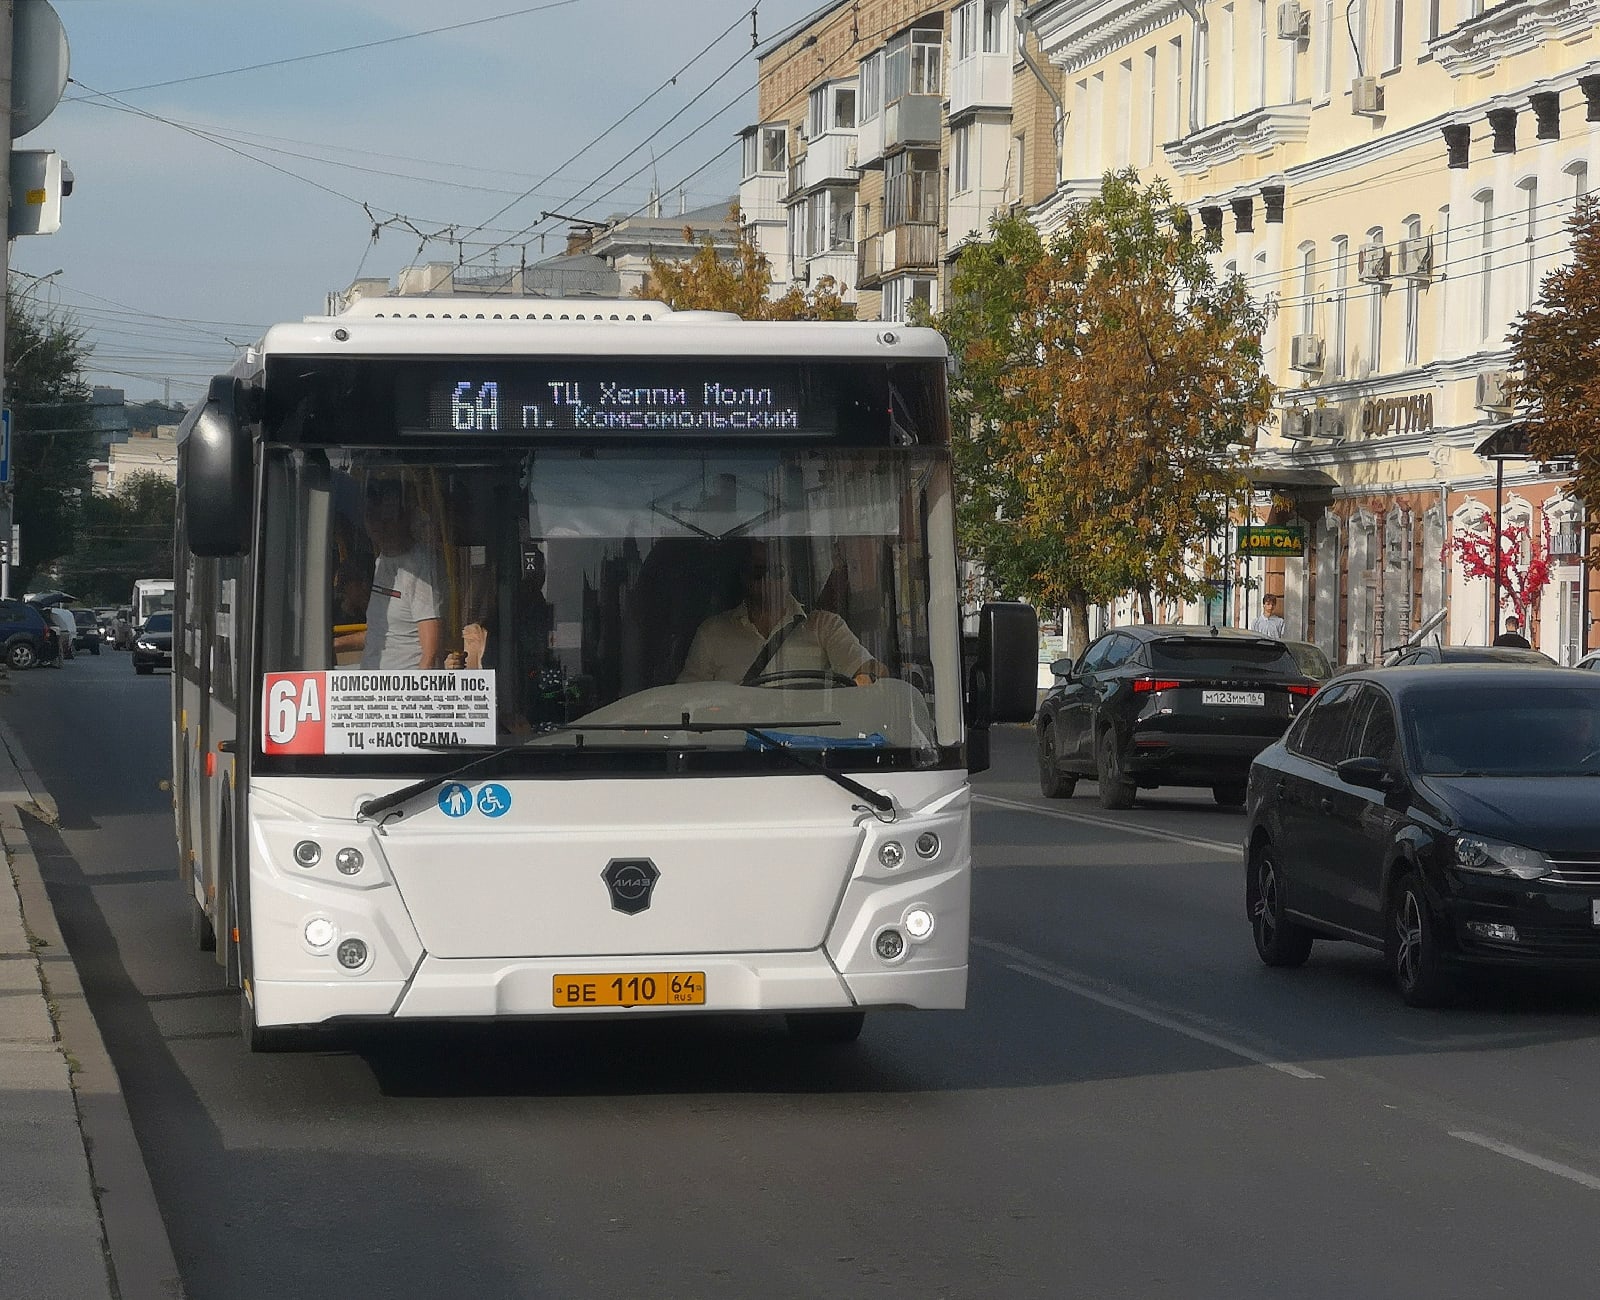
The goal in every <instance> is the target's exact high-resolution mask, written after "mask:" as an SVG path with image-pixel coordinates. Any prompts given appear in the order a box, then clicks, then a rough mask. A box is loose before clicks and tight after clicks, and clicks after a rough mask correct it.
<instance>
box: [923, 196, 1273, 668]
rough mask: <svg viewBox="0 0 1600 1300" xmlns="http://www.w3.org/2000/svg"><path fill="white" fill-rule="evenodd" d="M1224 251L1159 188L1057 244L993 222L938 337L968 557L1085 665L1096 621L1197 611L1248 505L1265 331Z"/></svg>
mask: <svg viewBox="0 0 1600 1300" xmlns="http://www.w3.org/2000/svg"><path fill="white" fill-rule="evenodd" d="M1212 251H1214V243H1213V242H1211V241H1210V240H1209V239H1208V237H1206V236H1204V235H1196V234H1194V233H1193V232H1192V230H1191V227H1190V223H1189V220H1188V216H1187V213H1185V211H1184V210H1183V209H1182V208H1181V207H1180V206H1178V205H1176V204H1175V203H1174V202H1173V201H1172V197H1171V193H1170V191H1169V190H1168V189H1167V187H1166V185H1165V184H1164V183H1162V182H1160V181H1157V182H1155V183H1153V184H1150V185H1142V184H1141V183H1140V182H1139V178H1138V175H1137V173H1135V172H1133V171H1131V170H1128V171H1119V172H1110V173H1107V175H1106V176H1105V178H1104V181H1103V184H1102V188H1101V193H1100V194H1099V195H1098V196H1097V197H1095V198H1093V199H1090V200H1089V201H1087V202H1085V203H1082V204H1080V205H1077V206H1076V207H1075V208H1073V209H1072V210H1071V211H1070V212H1069V214H1068V216H1067V218H1066V221H1065V222H1064V224H1063V225H1062V227H1061V228H1060V229H1059V230H1057V231H1055V232H1054V233H1053V234H1051V235H1050V236H1048V237H1045V236H1042V235H1041V234H1040V233H1039V231H1038V230H1037V229H1036V228H1035V227H1034V226H1033V225H1032V224H1030V223H1029V222H1028V221H1027V220H1025V219H1024V218H1022V217H1019V216H1014V215H1013V216H1006V217H1002V218H999V219H997V220H996V222H995V223H994V226H993V228H992V232H991V238H990V240H989V241H988V242H987V243H976V244H972V245H969V246H968V247H967V248H965V249H963V250H962V252H961V254H960V256H959V258H958V260H957V262H956V267H955V274H954V277H953V280H952V283H951V289H950V295H949V305H948V309H947V310H946V311H945V312H944V314H943V315H942V316H941V317H939V318H938V319H937V320H936V321H935V323H936V324H937V325H938V326H939V327H940V328H941V329H942V330H943V331H944V332H945V335H946V337H947V338H948V339H949V341H950V345H951V350H952V352H953V353H954V354H955V356H956V358H957V360H958V363H959V368H960V374H959V379H958V380H957V381H956V383H955V384H954V385H953V386H952V393H951V407H952V414H953V416H954V417H955V436H956V447H955V457H956V467H957V474H958V482H959V485H960V487H959V490H960V493H961V497H960V506H959V509H960V526H961V537H962V548H963V552H964V553H965V555H966V557H967V558H968V559H970V560H974V561H976V562H977V563H978V564H979V565H980V566H981V568H982V570H983V571H984V573H985V574H987V575H988V576H989V578H990V579H991V581H992V582H993V584H994V585H995V587H996V588H997V589H998V590H1000V591H1003V592H1005V593H1007V594H1009V595H1014V596H1026V597H1028V598H1029V599H1032V600H1033V601H1035V602H1036V603H1037V604H1040V605H1043V606H1053V607H1058V608H1060V607H1064V608H1066V609H1067V610H1069V611H1070V613H1071V617H1072V624H1071V627H1070V629H1069V633H1068V649H1069V651H1070V652H1071V653H1074V654H1076V653H1078V652H1080V651H1081V650H1082V648H1083V645H1084V643H1085V640H1086V636H1087V628H1088V610H1089V607H1090V606H1091V605H1097V604H1101V603H1104V602H1107V601H1110V600H1113V599H1115V598H1117V597H1118V596H1121V595H1123V594H1125V593H1127V592H1138V593H1140V594H1141V595H1142V596H1143V597H1144V603H1145V608H1146V610H1147V611H1148V610H1149V608H1150V605H1151V602H1152V598H1176V599H1186V598H1191V597H1193V596H1195V595H1197V594H1199V593H1200V592H1201V591H1202V590H1203V589H1204V588H1205V586H1206V585H1207V581H1206V579H1207V569H1206V565H1207V563H1208V560H1207V556H1208V554H1209V552H1210V550H1211V543H1212V542H1213V540H1214V539H1215V538H1216V537H1217V536H1219V535H1220V534H1221V532H1222V530H1224V529H1225V528H1226V527H1227V526H1228V524H1229V521H1230V516H1231V514H1232V512H1233V510H1234V509H1235V508H1237V507H1238V506H1239V505H1241V504H1242V503H1243V502H1245V501H1246V500H1248V494H1249V482H1248V477H1247V472H1246V460H1247V457H1248V448H1249V446H1250V445H1251V444H1252V443H1253V441H1254V434H1255V430H1256V428H1257V427H1258V426H1259V425H1260V424H1261V423H1262V422H1263V421H1264V420H1266V418H1267V416H1268V413H1269V411H1270V407H1271V401H1272V393H1273V389H1272V385H1271V383H1270V381H1269V380H1268V379H1267V376H1266V372H1265V369H1264V367H1263V365H1262V352H1261V336H1262V333H1263V331H1264V329H1265V327H1266V324H1267V312H1266V308H1265V307H1264V306H1263V305H1261V304H1260V303H1257V302H1256V301H1255V300H1254V299H1252V298H1251V296H1250V294H1249V292H1248V290H1247V289H1246V287H1245V285H1244V282H1243V280H1242V279H1240V278H1239V277H1238V276H1233V277H1231V278H1228V279H1221V278H1219V277H1218V276H1217V275H1216V274H1215V272H1214V271H1213V269H1212V266H1211V262H1210V257H1209V253H1210V252H1212Z"/></svg>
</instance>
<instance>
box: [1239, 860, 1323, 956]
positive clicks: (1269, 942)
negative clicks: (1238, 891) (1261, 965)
mask: <svg viewBox="0 0 1600 1300" xmlns="http://www.w3.org/2000/svg"><path fill="white" fill-rule="evenodd" d="M1244 901H1245V908H1246V910H1247V911H1248V912H1249V915H1250V933H1251V935H1252V936H1253V937H1254V939H1255V941H1256V953H1257V955H1258V956H1259V957H1260V958H1261V960H1262V961H1264V962H1265V963H1266V964H1267V965H1268V966H1304V965H1305V963H1306V958H1307V957H1309V956H1311V931H1309V930H1307V929H1306V928H1305V927H1304V926H1299V925H1296V924H1295V923H1294V922H1293V921H1290V920H1286V919H1285V917H1284V915H1283V877H1282V875H1281V874H1280V873H1279V871H1278V859H1277V855H1276V854H1275V853H1274V852H1273V849H1272V845H1270V844H1263V845H1261V847H1260V848H1258V849H1257V850H1256V851H1255V853H1254V854H1253V855H1252V856H1251V858H1250V872H1249V875H1248V876H1247V877H1246V880H1245V893H1244Z"/></svg>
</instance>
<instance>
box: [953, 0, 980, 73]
mask: <svg viewBox="0 0 1600 1300" xmlns="http://www.w3.org/2000/svg"><path fill="white" fill-rule="evenodd" d="M950 20H951V23H952V24H953V29H952V31H951V36H950V49H951V56H952V57H953V58H954V59H955V61H956V62H957V63H965V62H966V61H967V60H968V59H970V58H973V57H974V56H975V55H976V54H977V53H978V0H967V3H966V4H964V5H958V6H957V7H956V9H955V12H954V13H952V14H951V15H950Z"/></svg>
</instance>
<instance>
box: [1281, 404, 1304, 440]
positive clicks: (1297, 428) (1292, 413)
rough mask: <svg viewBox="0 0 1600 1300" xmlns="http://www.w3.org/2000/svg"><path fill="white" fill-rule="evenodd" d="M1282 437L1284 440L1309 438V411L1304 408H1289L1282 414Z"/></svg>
mask: <svg viewBox="0 0 1600 1300" xmlns="http://www.w3.org/2000/svg"><path fill="white" fill-rule="evenodd" d="M1283 436H1284V437H1285V438H1296V439H1298V438H1309V437H1310V436H1311V411H1310V410H1309V408H1307V407H1304V406H1291V407H1289V408H1288V409H1287V410H1285V411H1284V413H1283Z"/></svg>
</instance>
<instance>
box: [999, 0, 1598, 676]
mask: <svg viewBox="0 0 1600 1300" xmlns="http://www.w3.org/2000/svg"><path fill="white" fill-rule="evenodd" d="M1027 18H1028V20H1029V21H1030V22H1031V23H1032V25H1033V28H1034V30H1035V32H1036V33H1037V35H1038V39H1039V41H1040V43H1041V46H1042V48H1043V52H1044V56H1045V58H1047V59H1048V60H1049V61H1050V63H1051V64H1052V65H1053V66H1054V67H1056V68H1057V69H1058V70H1059V71H1060V74H1061V76H1062V77H1063V79H1064V81H1065V85H1066V100H1067V113H1068V117H1067V128H1066V132H1065V146H1064V149H1063V153H1062V183H1061V186H1060V187H1059V188H1058V190H1057V192H1056V194H1055V195H1054V196H1053V197H1052V198H1051V199H1049V200H1048V201H1046V202H1045V203H1043V204H1040V205H1038V206H1037V207H1036V208H1035V209H1034V215H1035V219H1036V220H1037V221H1038V222H1039V223H1040V224H1041V226H1043V227H1044V228H1046V229H1048V228H1049V227H1050V226H1051V225H1052V224H1053V223H1054V222H1057V221H1059V220H1060V217H1061V213H1062V212H1063V211H1064V210H1065V208H1066V206H1067V205H1069V204H1071V203H1073V202H1075V201H1078V200H1081V199H1082V198H1084V197H1087V196H1088V195H1089V194H1092V193H1093V192H1094V190H1095V188H1096V186H1097V184H1098V177H1099V176H1100V175H1101V174H1102V173H1103V172H1104V171H1105V170H1106V169H1107V168H1112V167H1122V166H1130V165H1131V166H1134V167H1137V168H1139V169H1140V171H1141V173H1143V174H1146V175H1159V176H1163V177H1165V178H1167V180H1168V181H1169V182H1170V183H1171V184H1172V186H1173V190H1174V193H1175V195H1176V196H1177V197H1178V198H1179V199H1180V200H1181V201H1182V202H1184V203H1185V204H1186V205H1188V206H1189V207H1190V208H1191V209H1192V211H1193V212H1194V213H1195V215H1196V217H1197V218H1198V220H1199V221H1200V222H1202V223H1203V224H1204V225H1205V227H1206V228H1207V229H1209V230H1211V231H1213V232H1216V233H1217V234H1219V235H1220V236H1221V240H1222V247H1221V251H1220V252H1219V254H1218V255H1217V261H1218V266H1219V270H1223V271H1238V272H1240V273H1241V274H1243V275H1245V276H1246V277H1248V279H1249V280H1250V282H1251V284H1252V287H1253V288H1254V290H1255V292H1256V293H1257V294H1258V296H1262V297H1266V298H1268V299H1270V300H1271V301H1272V302H1273V304H1274V305H1275V307H1276V309H1277V310H1276V316H1275V319H1274V324H1273V327H1272V330H1271V334H1270V336H1269V338H1268V340H1267V344H1268V348H1267V357H1268V364H1269V368H1270V370H1271V373H1272V376H1273V378H1274V380H1275V381H1276V382H1277V384H1278V385H1279V386H1280V389H1281V393H1280V404H1279V409H1278V411H1277V418H1276V421H1275V423H1274V424H1273V426H1272V427H1271V428H1269V429H1267V430H1263V431H1262V433H1261V436H1260V438H1259V441H1258V457H1257V460H1258V463H1259V469H1258V471H1257V472H1258V477H1259V478H1260V480H1261V483H1260V486H1261V488H1262V493H1261V509H1260V511H1259V513H1258V516H1257V517H1258V518H1261V519H1270V520H1271V521H1272V522H1275V523H1278V522H1283V523H1290V522H1292V523H1296V524H1299V525H1300V526H1301V527H1302V528H1303V529H1304V531H1305V536H1306V543H1307V545H1306V553H1305V555H1304V556H1303V557H1300V558H1289V559H1274V560H1270V561H1266V562H1265V564H1264V565H1263V562H1260V561H1257V562H1256V565H1255V572H1254V574H1253V577H1254V578H1255V579H1256V580H1257V581H1256V583H1255V584H1253V586H1254V590H1255V591H1256V592H1257V593H1259V591H1260V590H1261V589H1262V585H1261V583H1260V581H1259V580H1260V579H1261V578H1262V576H1263V574H1262V570H1263V567H1264V568H1265V570H1266V580H1265V587H1266V588H1268V589H1271V590H1274V591H1281V593H1282V594H1283V596H1284V598H1285V609H1284V613H1285V615H1286V617H1287V618H1288V621H1289V627H1290V629H1291V631H1292V632H1293V633H1295V634H1298V635H1301V636H1305V637H1307V638H1308V639H1312V640H1315V641H1317V642H1318V643H1319V644H1321V645H1322V646H1323V648H1324V649H1325V650H1326V651H1328V653H1329V654H1330V655H1332V656H1333V657H1334V658H1335V659H1336V660H1339V661H1357V662H1359V661H1363V660H1370V659H1372V658H1374V657H1376V655H1377V654H1378V653H1379V652H1380V651H1381V649H1382V647H1383V646H1385V645H1389V644H1393V643H1395V642H1397V641H1399V640H1401V639H1402V638H1403V637H1404V636H1405V635H1406V634H1407V633H1408V632H1409V631H1410V630H1411V629H1412V628H1414V627H1416V626H1417V625H1418V624H1419V623H1420V622H1421V621H1422V620H1423V619H1424V618H1426V617H1427V616H1428V615H1429V614H1431V613H1433V612H1434V611H1436V610H1439V609H1441V608H1447V610H1448V621H1447V622H1446V624H1445V625H1444V629H1443V631H1444V635H1445V637H1446V639H1447V640H1449V641H1452V642H1456V643H1480V644H1481V643H1482V642H1484V641H1485V640H1486V639H1488V638H1489V637H1490V636H1492V634H1493V631H1494V628H1495V620H1494V615H1493V613H1492V611H1491V608H1490V590H1489V588H1490V584H1489V582H1488V581H1486V580H1484V579H1482V578H1473V577H1470V576H1468V574H1467V573H1465V572H1464V571H1463V569H1462V566H1461V565H1460V564H1459V563H1458V562H1456V561H1455V560H1454V559H1453V558H1452V556H1451V554H1450V552H1449V550H1448V548H1447V543H1448V540H1449V539H1450V538H1451V537H1453V536H1456V535H1459V534H1462V533H1463V532H1478V533H1480V534H1484V533H1486V532H1487V531H1488V529H1489V528H1490V527H1491V526H1492V520H1493V519H1494V518H1495V516H1496V514H1497V513H1498V515H1499V517H1500V518H1501V520H1502V522H1503V523H1505V524H1508V525H1509V524H1514V523H1522V524H1524V525H1526V526H1528V527H1529V528H1530V530H1531V532H1532V534H1533V536H1534V537H1535V538H1536V539H1537V538H1539V537H1540V536H1542V535H1543V533H1544V532H1545V530H1546V529H1548V531H1549V535H1550V538H1551V551H1552V558H1553V560H1554V564H1555V567H1554V575H1553V580H1552V581H1551V582H1550V584H1549V586H1548V587H1547V588H1546V589H1545V591H1544V594H1543V596H1542V598H1541V599H1540V601H1539V602H1538V604H1537V606H1536V608H1535V610H1534V613H1533V618H1532V627H1531V629H1530V634H1531V635H1532V636H1533V637H1534V638H1535V644H1537V645H1539V646H1540V647H1541V648H1542V649H1544V650H1546V651H1547V652H1548V653H1550V654H1552V655H1554V656H1556V657H1557V658H1558V659H1561V660H1563V661H1570V659H1572V658H1573V657H1575V656H1576V654H1577V653H1578V651H1579V649H1580V647H1582V646H1583V645H1585V644H1589V645H1592V644H1594V642H1595V640H1596V639H1597V638H1596V636H1595V635H1594V634H1593V633H1592V632H1590V631H1589V630H1588V629H1589V625H1590V624H1591V623H1592V622H1593V619H1594V616H1595V615H1596V614H1600V604H1597V603H1596V602H1595V600H1594V598H1593V594H1592V593H1591V592H1590V591H1589V584H1587V583H1586V582H1585V578H1584V573H1583V570H1582V567H1581V566H1580V564H1579V563H1578V552H1579V550H1580V547H1581V545H1582V541H1583V539H1582V537H1581V533H1580V527H1579V522H1578V521H1579V519H1580V513H1579V507H1578V504H1577V502H1575V501H1574V500H1573V499H1572V497H1571V496H1570V494H1569V492H1568V491H1567V487H1566V482H1565V478H1564V475H1563V473H1562V469H1563V467H1562V466H1560V465H1559V464H1557V465H1540V464H1538V463H1536V462H1533V461H1531V460H1528V459H1527V458H1526V455H1525V452H1524V450H1523V445H1522V441H1521V439H1520V437H1519V431H1518V429H1517V427H1516V426H1515V424H1514V423H1513V422H1512V421H1511V419H1510V411H1509V409H1508V407H1507V404H1506V400H1505V380H1506V377H1507V371H1506V365H1507V361H1508V352H1507V347H1506V343H1505V337H1506V332H1507V329H1508V326H1509V324H1510V322H1511V321H1512V320H1513V319H1514V318H1515V317H1516V315H1517V313H1518V312H1520V311H1522V310H1523V309H1524V308H1526V307H1527V306H1528V305H1529V303H1530V302H1531V301H1533V300H1534V299H1535V298H1536V296H1537V293H1538V285H1539V281H1540V278H1541V276H1542V275H1543V274H1544V273H1545V272H1546V271H1547V270H1549V269H1550V268H1551V267H1553V266H1555V265H1557V264H1558V263H1559V260H1560V259H1561V258H1562V257H1564V256H1566V255H1567V254H1568V251H1569V250H1568V241H1567V236H1566V232H1565V230H1564V223H1565V222H1566V220H1567V218H1568V217H1569V216H1570V215H1571V213H1572V211H1573V208H1574V204H1575V200H1576V198H1577V196H1578V195H1581V194H1583V193H1584V192H1585V191H1586V190H1587V189H1588V186H1589V178H1590V176H1591V175H1593V174H1594V172H1595V168H1596V167H1597V166H1600V37H1597V35H1596V32H1595V17H1594V9H1593V5H1592V4H1588V3H1581V2H1580V0H1509V2H1508V3H1502V4H1498V5H1495V6H1493V7H1492V8H1485V7H1484V5H1483V3H1482V0H1347V2H1346V3H1344V4H1340V5H1335V4H1334V3H1333V0H1283V2H1282V3H1279V2H1278V0H1229V2H1228V3H1221V4H1219V3H1216V0H1044V2H1043V3H1038V4H1035V5H1033V6H1031V7H1030V8H1029V10H1028V11H1027ZM1537 544H1538V543H1537V542H1536V543H1535V545H1537ZM1255 598H1256V597H1254V596H1252V595H1250V594H1249V593H1248V592H1247V591H1245V590H1243V589H1241V588H1240V587H1236V588H1235V592H1234V600H1233V603H1232V606H1231V608H1229V609H1228V611H1227V616H1228V617H1230V618H1232V619H1236V620H1243V619H1244V618H1245V617H1246V616H1247V615H1248V613H1249V612H1250V610H1251V609H1252V608H1253V601H1254V599H1255ZM1188 612H1189V613H1190V614H1193V613H1194V612H1195V611H1193V610H1191V611H1188Z"/></svg>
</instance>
